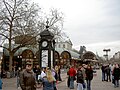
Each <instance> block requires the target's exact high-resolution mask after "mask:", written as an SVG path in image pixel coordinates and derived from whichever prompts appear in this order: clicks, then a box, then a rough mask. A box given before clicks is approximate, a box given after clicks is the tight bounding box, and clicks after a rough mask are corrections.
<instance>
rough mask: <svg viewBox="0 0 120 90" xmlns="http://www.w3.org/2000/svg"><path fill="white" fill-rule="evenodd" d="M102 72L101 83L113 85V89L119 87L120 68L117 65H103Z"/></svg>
mask: <svg viewBox="0 0 120 90" xmlns="http://www.w3.org/2000/svg"><path fill="white" fill-rule="evenodd" d="M101 70H102V81H107V82H108V81H109V82H112V83H113V84H114V87H115V88H116V87H119V79H120V66H119V64H103V65H102V67H101Z"/></svg>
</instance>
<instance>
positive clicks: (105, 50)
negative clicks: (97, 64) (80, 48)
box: [103, 49, 110, 61]
mask: <svg viewBox="0 0 120 90" xmlns="http://www.w3.org/2000/svg"><path fill="white" fill-rule="evenodd" d="M103 51H104V52H106V54H105V55H104V56H106V60H107V61H108V52H110V49H103Z"/></svg>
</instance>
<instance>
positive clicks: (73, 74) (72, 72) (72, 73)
mask: <svg viewBox="0 0 120 90" xmlns="http://www.w3.org/2000/svg"><path fill="white" fill-rule="evenodd" d="M68 74H69V76H75V75H76V70H75V69H74V68H73V67H72V68H70V69H69V71H68Z"/></svg>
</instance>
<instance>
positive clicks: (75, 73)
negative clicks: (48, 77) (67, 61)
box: [67, 64, 93, 90]
mask: <svg viewBox="0 0 120 90" xmlns="http://www.w3.org/2000/svg"><path fill="white" fill-rule="evenodd" d="M67 75H68V82H67V85H68V87H69V88H70V89H74V81H75V80H76V82H77V90H85V89H86V88H87V90H91V81H92V79H93V69H92V67H91V65H86V64H82V65H79V66H78V68H77V69H75V68H74V66H70V69H69V70H68V72H67Z"/></svg>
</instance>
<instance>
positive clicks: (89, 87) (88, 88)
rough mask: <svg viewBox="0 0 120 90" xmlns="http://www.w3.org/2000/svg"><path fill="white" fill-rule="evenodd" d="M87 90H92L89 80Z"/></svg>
mask: <svg viewBox="0 0 120 90" xmlns="http://www.w3.org/2000/svg"><path fill="white" fill-rule="evenodd" d="M86 82H87V90H91V80H87V81H86Z"/></svg>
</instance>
